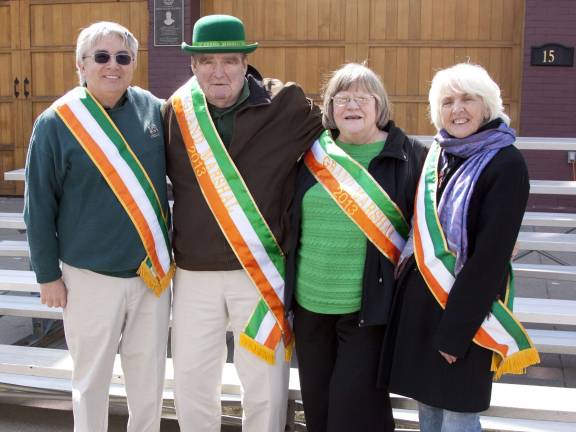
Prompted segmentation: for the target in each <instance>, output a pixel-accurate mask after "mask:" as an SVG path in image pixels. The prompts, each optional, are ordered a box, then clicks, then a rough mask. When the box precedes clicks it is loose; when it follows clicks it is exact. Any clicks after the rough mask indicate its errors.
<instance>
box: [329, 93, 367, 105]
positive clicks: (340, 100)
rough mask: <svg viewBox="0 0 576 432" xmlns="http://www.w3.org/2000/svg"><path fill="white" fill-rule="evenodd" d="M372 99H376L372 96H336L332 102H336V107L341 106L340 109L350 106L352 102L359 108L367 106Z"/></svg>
mask: <svg viewBox="0 0 576 432" xmlns="http://www.w3.org/2000/svg"><path fill="white" fill-rule="evenodd" d="M372 99H374V96H372V95H368V96H357V97H348V96H334V97H333V98H332V101H333V102H334V105H336V106H339V107H343V106H346V105H348V104H349V103H350V102H351V101H354V102H355V103H356V104H357V105H359V106H364V105H366V104H367V103H368V102H370V101H371V100H372Z"/></svg>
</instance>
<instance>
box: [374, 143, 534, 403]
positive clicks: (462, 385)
mask: <svg viewBox="0 0 576 432" xmlns="http://www.w3.org/2000/svg"><path fill="white" fill-rule="evenodd" d="M529 188H530V186H529V181H528V170H527V168H526V163H525V162H524V159H523V157H522V154H521V153H520V152H519V151H518V149H517V148H515V147H514V146H509V147H505V148H503V149H502V150H500V151H499V152H498V153H497V154H496V156H494V158H493V159H492V160H491V161H490V162H489V163H488V165H486V168H485V169H484V170H483V171H482V173H481V174H480V176H479V177H478V181H477V183H476V185H475V187H474V192H473V194H472V198H471V200H470V206H469V208H468V221H467V232H468V260H467V261H466V263H465V264H464V267H463V268H462V270H461V271H460V273H459V274H458V276H457V277H456V281H455V283H454V285H453V287H452V290H451V291H450V295H449V296H448V303H447V305H446V309H445V310H443V309H442V308H441V307H440V305H439V304H438V302H437V301H436V300H435V299H434V297H433V295H432V294H431V293H430V290H429V289H428V287H427V286H426V283H425V281H424V279H423V277H422V275H421V274H420V272H419V271H418V268H417V267H416V264H415V262H414V261H412V262H411V263H410V264H409V265H407V266H406V267H405V271H404V272H403V274H402V275H401V276H400V281H399V285H398V293H397V294H398V295H397V298H396V300H395V301H394V308H393V313H392V316H391V319H390V324H389V326H388V329H387V331H388V334H387V337H386V343H385V344H384V348H383V353H382V362H381V368H380V378H379V382H380V384H381V385H386V384H388V385H389V390H390V391H391V392H394V393H398V394H401V395H404V396H408V397H411V398H413V399H416V400H417V401H419V402H423V403H425V404H427V405H431V406H434V407H439V408H444V409H448V410H451V411H459V412H480V411H483V410H485V409H487V408H488V407H489V405H490V395H491V388H492V372H490V364H491V359H492V352H491V351H489V350H488V349H485V348H482V347H480V346H478V345H476V344H475V343H473V342H472V339H473V337H474V335H475V333H476V331H477V330H478V328H479V327H480V325H481V324H482V322H483V321H484V319H485V318H486V316H487V315H488V313H489V312H490V308H491V305H492V303H493V302H494V300H495V299H497V298H498V297H499V296H502V294H503V293H504V292H505V286H506V281H507V276H508V264H509V262H510V257H511V255H512V249H513V248H514V243H515V241H516V237H517V235H518V231H519V229H520V225H521V223H522V215H523V214H524V209H525V208H526V202H527V200H528V194H529ZM438 351H443V352H446V353H448V354H452V355H454V356H456V357H457V358H458V359H457V360H456V362H455V363H454V364H451V365H450V364H448V363H447V362H446V361H445V360H444V358H443V357H442V356H441V355H440V354H439V352H438Z"/></svg>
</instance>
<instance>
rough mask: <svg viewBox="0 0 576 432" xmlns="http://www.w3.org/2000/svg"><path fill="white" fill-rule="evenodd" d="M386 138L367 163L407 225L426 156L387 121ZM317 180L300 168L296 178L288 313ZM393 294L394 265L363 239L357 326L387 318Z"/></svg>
mask: <svg viewBox="0 0 576 432" xmlns="http://www.w3.org/2000/svg"><path fill="white" fill-rule="evenodd" d="M384 130H385V131H386V132H388V137H387V139H386V143H385V145H384V148H383V149H382V151H381V152H380V153H379V154H378V155H377V156H376V157H375V158H374V159H372V161H370V164H369V166H368V172H369V173H370V174H371V175H372V176H373V177H374V179H375V180H376V181H377V182H378V183H379V184H380V185H381V186H382V188H383V189H384V190H385V191H386V193H387V194H388V196H390V198H391V199H392V200H393V201H394V202H395V203H396V204H397V205H398V207H399V208H400V210H401V211H402V214H403V215H404V218H405V219H406V220H407V221H408V222H409V223H410V221H411V219H412V213H413V208H414V196H415V193H416V187H417V184H418V178H419V175H420V171H421V168H422V164H423V163H424V159H425V156H426V149H425V147H424V145H423V144H421V143H420V142H418V141H416V140H414V139H412V138H409V137H408V136H406V134H405V133H404V131H402V129H400V128H398V127H396V126H395V125H394V122H393V121H390V122H389V123H388V124H387V125H386V127H385V128H384ZM315 184H316V179H315V178H314V176H313V175H312V174H311V173H310V171H309V170H308V168H306V166H304V165H303V166H302V167H301V169H300V171H299V173H298V178H297V186H296V193H295V196H294V202H293V207H292V211H291V212H292V214H291V229H292V233H293V235H292V238H291V240H290V247H289V252H288V258H287V263H286V290H285V296H284V304H285V308H286V311H287V313H288V312H289V311H291V310H292V306H293V299H294V292H295V289H296V272H297V268H296V262H297V257H298V249H299V246H300V231H301V226H300V224H301V214H302V200H303V198H304V194H305V193H306V191H308V189H310V188H311V187H312V186H314V185H315ZM393 293H394V266H393V265H392V264H391V263H390V261H388V259H387V258H386V257H385V256H384V255H382V254H381V253H380V252H379V251H378V249H376V247H375V246H374V245H373V244H372V243H371V242H370V241H368V240H366V261H365V265H364V276H363V287H362V305H361V309H360V314H359V323H358V324H359V325H360V326H364V325H382V324H386V323H387V322H388V315H389V311H390V306H391V304H392V298H393Z"/></svg>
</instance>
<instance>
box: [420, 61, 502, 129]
mask: <svg viewBox="0 0 576 432" xmlns="http://www.w3.org/2000/svg"><path fill="white" fill-rule="evenodd" d="M453 92H456V93H467V94H470V95H475V96H478V97H479V98H480V99H482V102H484V106H485V107H486V110H487V111H488V118H486V119H484V123H488V122H489V121H492V120H494V119H497V118H501V119H502V120H503V121H504V123H506V124H507V125H509V124H510V117H508V116H507V115H506V114H504V105H503V103H502V96H501V95H500V87H498V84H496V83H495V82H494V80H493V79H492V78H490V75H488V72H486V69H484V68H483V67H482V66H479V65H475V64H470V63H459V64H457V65H454V66H452V67H449V68H447V69H443V70H441V71H438V72H436V75H434V78H433V79H432V85H431V87H430V93H429V94H428V101H429V102H430V119H431V120H432V123H433V124H434V126H436V129H438V130H440V129H442V128H443V127H444V125H443V124H442V116H441V113H440V111H441V109H442V98H444V97H445V96H446V95H447V94H448V93H453Z"/></svg>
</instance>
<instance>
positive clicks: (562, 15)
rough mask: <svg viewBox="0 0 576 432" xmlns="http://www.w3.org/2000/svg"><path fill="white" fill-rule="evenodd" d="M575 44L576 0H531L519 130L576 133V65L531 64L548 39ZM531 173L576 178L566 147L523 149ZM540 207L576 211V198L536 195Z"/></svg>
mask: <svg viewBox="0 0 576 432" xmlns="http://www.w3.org/2000/svg"><path fill="white" fill-rule="evenodd" d="M553 42H556V43H560V44H563V45H565V46H568V47H575V46H576V1H575V0H545V1H542V0H526V18H525V22H524V71H523V80H522V106H521V117H520V118H521V124H520V131H519V133H520V135H522V136H546V137H568V138H576V67H542V66H530V48H531V47H532V46H539V45H543V44H545V43H553ZM524 154H525V156H526V159H527V162H528V168H529V170H530V177H531V178H532V179H546V180H576V179H575V178H573V175H574V174H573V171H572V166H571V165H569V164H568V163H567V154H566V152H564V151H557V152H552V151H551V152H543V151H538V152H537V151H531V152H524ZM529 206H530V207H531V208H533V209H534V208H537V209H539V210H545V209H550V210H567V211H568V210H569V211H576V198H571V197H570V198H568V197H553V196H549V197H537V198H532V199H531V200H530V204H529Z"/></svg>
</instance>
